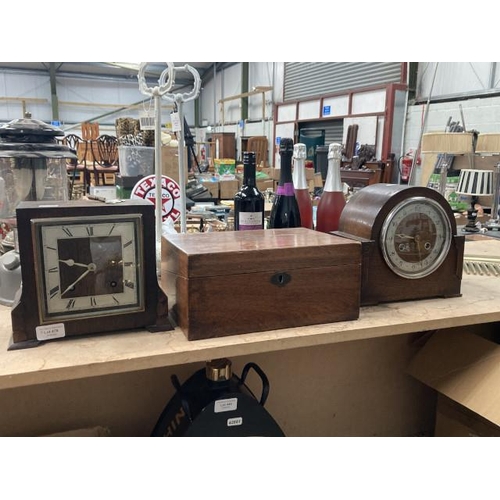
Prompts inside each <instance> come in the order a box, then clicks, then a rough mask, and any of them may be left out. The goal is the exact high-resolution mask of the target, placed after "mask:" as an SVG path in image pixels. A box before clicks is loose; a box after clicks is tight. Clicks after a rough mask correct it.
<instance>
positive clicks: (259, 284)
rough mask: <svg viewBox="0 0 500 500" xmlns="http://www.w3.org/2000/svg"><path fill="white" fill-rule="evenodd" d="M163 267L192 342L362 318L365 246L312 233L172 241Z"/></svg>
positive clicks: (165, 284)
mask: <svg viewBox="0 0 500 500" xmlns="http://www.w3.org/2000/svg"><path fill="white" fill-rule="evenodd" d="M161 266H162V268H161V280H162V288H163V289H164V291H165V292H166V294H167V296H168V302H169V306H170V307H172V316H173V318H174V319H175V321H176V322H177V324H178V325H179V327H180V328H181V329H182V330H183V332H184V333H185V335H186V337H187V338H188V340H198V339H203V338H212V337H221V336H226V335H236V334H240V333H248V332H259V331H266V330H274V329H278V328H289V327H296V326H306V325H314V324H319V323H332V322H335V321H347V320H354V319H357V318H358V317H359V299H360V296H359V288H360V279H361V245H360V244H359V242H355V241H353V240H347V239H345V238H340V237H337V236H333V235H329V234H326V233H321V232H318V231H313V230H311V229H305V228H293V229H262V230H255V231H227V232H207V233H191V234H189V233H186V234H175V235H174V234H173V235H169V236H168V237H164V238H162V259H161Z"/></svg>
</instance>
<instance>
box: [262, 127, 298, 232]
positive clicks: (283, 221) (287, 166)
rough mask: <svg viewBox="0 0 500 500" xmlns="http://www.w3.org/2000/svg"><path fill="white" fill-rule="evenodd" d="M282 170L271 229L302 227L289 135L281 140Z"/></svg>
mask: <svg viewBox="0 0 500 500" xmlns="http://www.w3.org/2000/svg"><path fill="white" fill-rule="evenodd" d="M279 152H280V157H281V172H280V180H279V183H278V188H277V190H276V195H275V197H274V201H273V206H272V208H271V215H270V216H269V224H268V228H269V229H279V228H287V227H301V221H300V210H299V204H298V203H297V199H296V198H295V190H294V188H293V180H292V155H293V139H290V138H288V137H285V138H282V139H281V141H280V149H279Z"/></svg>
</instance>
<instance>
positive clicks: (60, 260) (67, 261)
mask: <svg viewBox="0 0 500 500" xmlns="http://www.w3.org/2000/svg"><path fill="white" fill-rule="evenodd" d="M59 262H62V263H63V264H66V265H68V266H70V267H72V266H78V267H84V268H85V269H88V267H89V265H88V264H80V262H75V261H74V260H73V259H66V260H63V259H59Z"/></svg>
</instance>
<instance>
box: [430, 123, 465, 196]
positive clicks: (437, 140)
mask: <svg viewBox="0 0 500 500" xmlns="http://www.w3.org/2000/svg"><path fill="white" fill-rule="evenodd" d="M421 153H422V154H438V161H437V163H436V165H435V166H434V172H436V171H439V182H438V188H437V191H439V192H440V193H441V194H442V195H443V196H445V191H446V182H447V176H448V170H449V169H450V166H451V165H452V163H453V158H454V157H455V156H464V155H468V156H469V159H470V161H471V162H472V154H473V153H474V135H473V134H472V133H471V132H428V133H426V134H423V136H422V147H421ZM470 166H471V167H473V165H472V163H471V165H470ZM436 173H437V172H436ZM431 176H432V174H429V177H428V178H429V180H431ZM426 184H428V183H426ZM432 184H434V185H435V182H432ZM429 187H434V186H433V185H429Z"/></svg>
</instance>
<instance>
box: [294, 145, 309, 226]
mask: <svg viewBox="0 0 500 500" xmlns="http://www.w3.org/2000/svg"><path fill="white" fill-rule="evenodd" d="M306 157H307V153H306V145H305V144H302V143H301V142H299V143H297V144H295V146H294V147H293V160H294V162H293V174H292V178H293V187H294V189H295V198H297V203H298V204H299V211H300V221H301V225H302V227H306V228H307V229H313V209H312V201H311V195H310V194H309V186H308V185H307V180H306V167H305V160H306Z"/></svg>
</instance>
